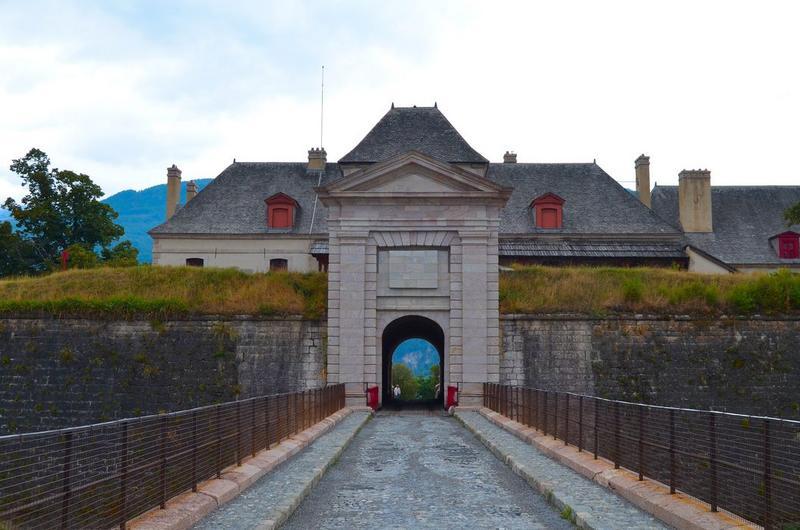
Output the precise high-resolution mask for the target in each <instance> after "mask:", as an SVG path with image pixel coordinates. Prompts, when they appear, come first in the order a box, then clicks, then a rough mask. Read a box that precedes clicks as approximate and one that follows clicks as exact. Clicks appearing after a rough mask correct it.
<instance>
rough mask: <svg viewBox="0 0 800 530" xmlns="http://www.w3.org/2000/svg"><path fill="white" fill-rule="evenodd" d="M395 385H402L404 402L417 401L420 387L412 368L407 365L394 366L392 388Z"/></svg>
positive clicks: (395, 364)
mask: <svg viewBox="0 0 800 530" xmlns="http://www.w3.org/2000/svg"><path fill="white" fill-rule="evenodd" d="M394 385H400V399H402V400H404V401H411V400H414V399H417V392H418V391H419V385H418V383H417V380H416V379H415V378H414V374H413V373H412V372H411V368H409V367H408V366H406V365H405V364H402V363H394V364H392V386H394Z"/></svg>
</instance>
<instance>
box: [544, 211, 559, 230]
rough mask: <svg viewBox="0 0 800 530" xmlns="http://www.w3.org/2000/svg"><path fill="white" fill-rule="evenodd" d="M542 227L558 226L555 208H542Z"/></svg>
mask: <svg viewBox="0 0 800 530" xmlns="http://www.w3.org/2000/svg"><path fill="white" fill-rule="evenodd" d="M542 228H559V226H558V210H556V209H555V208H542Z"/></svg>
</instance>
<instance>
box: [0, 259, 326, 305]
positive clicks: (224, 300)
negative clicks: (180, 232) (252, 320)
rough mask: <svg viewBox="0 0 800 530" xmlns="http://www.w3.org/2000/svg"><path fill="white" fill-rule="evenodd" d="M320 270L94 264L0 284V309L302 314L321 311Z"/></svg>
mask: <svg viewBox="0 0 800 530" xmlns="http://www.w3.org/2000/svg"><path fill="white" fill-rule="evenodd" d="M326 299H327V276H326V275H325V274H322V273H309V274H299V273H291V272H275V273H267V274H247V273H244V272H239V271H236V270H233V269H201V268H195V267H151V266H138V267H127V268H99V269H86V270H70V271H67V272H57V273H53V274H49V275H47V276H39V277H31V278H13V279H7V280H1V281H0V313H6V314H8V313H38V312H44V313H48V314H54V315H97V316H102V315H109V316H118V317H129V316H134V315H137V316H142V315H147V316H153V317H155V316H170V315H179V314H219V315H232V314H248V315H303V316H305V317H308V318H319V317H321V316H322V314H323V313H324V311H325V308H326Z"/></svg>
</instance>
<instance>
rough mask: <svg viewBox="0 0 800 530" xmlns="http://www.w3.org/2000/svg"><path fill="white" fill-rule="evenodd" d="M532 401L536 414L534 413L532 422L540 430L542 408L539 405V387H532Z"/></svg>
mask: <svg viewBox="0 0 800 530" xmlns="http://www.w3.org/2000/svg"><path fill="white" fill-rule="evenodd" d="M533 402H534V404H535V405H536V411H535V412H536V414H535V415H534V422H535V426H536V428H537V429H539V430H541V428H542V422H541V421H540V418H541V414H542V412H541V411H542V409H541V407H539V389H538V388H537V389H534V391H533Z"/></svg>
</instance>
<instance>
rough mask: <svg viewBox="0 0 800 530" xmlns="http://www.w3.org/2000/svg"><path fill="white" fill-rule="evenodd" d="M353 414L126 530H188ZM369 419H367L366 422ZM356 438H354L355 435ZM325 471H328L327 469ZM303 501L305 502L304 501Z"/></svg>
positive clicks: (230, 471)
mask: <svg viewBox="0 0 800 530" xmlns="http://www.w3.org/2000/svg"><path fill="white" fill-rule="evenodd" d="M352 412H353V411H352V409H350V408H347V407H346V408H344V409H341V410H339V411H337V412H334V413H333V414H331V415H330V416H328V417H327V418H324V419H323V420H322V421H320V422H318V423H316V424H314V425H312V426H311V427H309V428H308V429H306V430H304V431H301V432H299V433H297V434H295V435H293V436H291V437H290V438H288V439H286V440H284V441H282V442H281V443H279V444H278V445H276V446H275V447H273V448H272V449H269V450H262V451H260V452H259V453H257V454H256V456H254V457H248V458H245V459H243V460H242V465H241V466H235V465H234V466H229V467H227V468H225V469H224V470H223V471H222V474H221V478H218V479H216V478H215V479H210V480H206V481H203V482H201V483H199V484H198V485H197V493H192V492H190V491H189V492H186V493H182V494H181V495H178V496H177V497H173V498H172V499H170V500H168V501H167V504H166V508H165V509H163V510H162V509H160V508H155V509H153V510H150V511H149V512H146V513H144V514H142V515H140V516H138V517H136V518H134V519H133V520H131V521H128V523H127V525H126V527H127V528H129V529H130V530H151V529H152V530H187V529H189V528H191V527H192V526H193V525H195V524H197V523H198V522H199V521H200V520H201V519H202V518H203V517H205V516H207V515H208V514H210V513H211V512H212V511H214V510H216V509H217V508H218V507H219V506H222V505H223V504H225V503H226V502H228V501H230V500H231V499H233V498H234V497H236V496H237V495H239V493H241V492H242V491H244V490H245V489H247V488H248V487H249V486H251V485H252V484H253V483H255V482H256V481H257V480H258V479H260V478H261V477H263V476H264V475H266V474H267V473H269V472H270V471H272V470H273V469H274V468H275V467H277V466H279V465H280V464H282V463H284V462H285V461H287V460H289V459H290V458H291V457H293V456H294V455H296V454H297V453H299V452H300V451H301V450H302V449H303V448H305V447H306V446H307V445H309V444H311V443H312V442H314V441H315V440H316V439H317V438H319V437H320V436H322V435H323V434H325V433H326V432H328V431H329V430H331V429H332V428H333V427H334V426H335V425H336V424H338V423H339V422H341V421H342V420H343V419H344V418H346V417H347V416H349V415H350V414H351V413H352ZM368 418H369V417H367V419H368ZM365 423H366V420H365ZM362 426H363V423H362ZM360 428H361V427H359V429H357V430H356V433H357V432H358V430H360ZM353 436H355V433H354V434H353ZM350 440H352V436H351V437H350V438H348V440H347V442H346V443H345V447H346V446H347V444H349V443H350ZM343 449H344V447H342V448H341V450H343ZM341 450H340V451H339V452H337V454H336V457H335V458H333V459H332V460H331V462H329V463H328V466H330V464H331V463H333V462H335V460H336V458H338V455H339V454H340V453H341ZM325 470H327V467H326V468H325ZM325 470H322V471H321V472H320V473H319V477H321V476H322V474H323V473H324V471H325ZM319 477H317V475H316V474H315V482H314V483H315V484H316V481H318V480H319ZM308 490H310V487H308V488H305V489H304V494H303V497H305V495H306V494H307V492H308ZM300 500H302V498H301V499H300ZM297 504H299V500H298V502H297V503H296V504H294V505H293V507H292V508H291V511H290V512H289V513H288V514H287V515H286V517H288V515H291V513H292V512H293V511H294V508H296V507H297ZM284 520H285V518H284V519H282V520H281V521H280V522H278V523H277V524H280V523H281V522H283V521H284ZM273 527H274V526H265V527H264V528H273Z"/></svg>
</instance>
